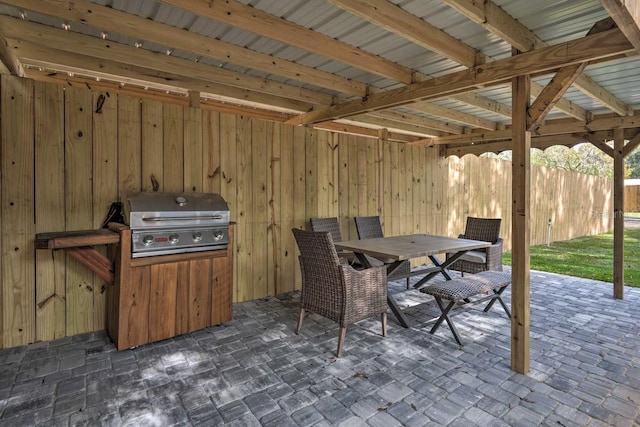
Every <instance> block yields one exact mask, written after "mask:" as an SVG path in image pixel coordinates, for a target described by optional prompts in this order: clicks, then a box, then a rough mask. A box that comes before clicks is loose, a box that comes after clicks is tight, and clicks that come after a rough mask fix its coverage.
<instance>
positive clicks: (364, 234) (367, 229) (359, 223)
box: [354, 216, 411, 289]
mask: <svg viewBox="0 0 640 427" xmlns="http://www.w3.org/2000/svg"><path fill="white" fill-rule="evenodd" d="M354 220H355V222H356V231H357V232H358V239H360V240H363V239H375V238H378V237H384V232H383V231H382V223H381V222H380V217H379V216H357V217H355V218H354ZM367 259H368V260H369V263H370V264H371V265H380V264H382V263H387V264H389V263H392V262H393V261H394V260H377V259H374V258H371V257H367ZM410 272H411V263H410V262H409V260H407V261H403V262H402V264H400V265H399V266H398V268H396V269H395V270H394V272H393V273H391V274H390V275H389V276H388V277H387V279H388V280H396V279H398V278H399V277H405V276H406V275H407V274H409V273H410ZM410 286H411V280H410V278H409V277H407V289H409V287H410Z"/></svg>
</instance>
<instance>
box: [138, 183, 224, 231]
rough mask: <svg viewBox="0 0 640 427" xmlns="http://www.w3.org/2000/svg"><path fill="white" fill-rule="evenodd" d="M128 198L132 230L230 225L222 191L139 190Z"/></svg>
mask: <svg viewBox="0 0 640 427" xmlns="http://www.w3.org/2000/svg"><path fill="white" fill-rule="evenodd" d="M127 199H128V201H129V206H128V208H129V211H130V213H129V217H130V218H129V219H130V227H131V229H132V230H136V229H150V228H165V229H167V228H185V227H194V226H195V227H207V226H228V225H229V207H228V205H227V203H226V202H225V201H224V199H223V198H222V196H221V195H219V194H215V193H155V192H153V193H152V192H140V193H134V194H130V195H128V197H127Z"/></svg>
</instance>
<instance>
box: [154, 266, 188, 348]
mask: <svg viewBox="0 0 640 427" xmlns="http://www.w3.org/2000/svg"><path fill="white" fill-rule="evenodd" d="M180 264H186V263H185V262H174V263H167V264H157V265H152V266H151V295H150V299H149V339H150V341H151V342H153V341H159V340H163V339H166V338H171V337H173V336H175V335H176V301H177V292H178V277H179V272H180V270H182V271H185V270H184V267H182V269H180V268H179V267H180Z"/></svg>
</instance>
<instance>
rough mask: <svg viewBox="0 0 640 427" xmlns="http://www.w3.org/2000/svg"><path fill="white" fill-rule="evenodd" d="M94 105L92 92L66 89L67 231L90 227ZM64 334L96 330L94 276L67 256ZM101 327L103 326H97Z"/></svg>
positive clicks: (91, 214)
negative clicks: (65, 327)
mask: <svg viewBox="0 0 640 427" xmlns="http://www.w3.org/2000/svg"><path fill="white" fill-rule="evenodd" d="M92 110H93V102H92V96H91V92H89V91H87V90H84V89H82V88H74V87H70V88H67V89H66V98H65V112H66V116H65V120H66V125H65V139H66V144H65V163H66V165H68V166H67V167H66V173H65V209H66V213H67V217H66V227H67V230H88V229H91V228H92V227H93V185H92V178H93V167H92V165H93V127H92ZM66 278H67V282H66V288H67V292H66V304H67V305H66V316H67V333H69V334H70V335H75V334H79V333H83V332H89V331H93V330H95V325H94V317H93V315H94V308H95V307H94V302H93V295H94V290H93V287H94V277H93V273H92V272H91V271H90V270H88V269H86V268H85V267H84V266H83V265H82V264H81V263H80V262H79V261H77V260H75V259H72V258H70V257H67V277H66ZM100 327H104V325H100Z"/></svg>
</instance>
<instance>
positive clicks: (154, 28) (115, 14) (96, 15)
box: [6, 0, 458, 120]
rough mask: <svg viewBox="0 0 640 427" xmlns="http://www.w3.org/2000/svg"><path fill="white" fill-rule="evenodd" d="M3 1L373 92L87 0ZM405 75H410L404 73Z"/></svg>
mask: <svg viewBox="0 0 640 427" xmlns="http://www.w3.org/2000/svg"><path fill="white" fill-rule="evenodd" d="M6 3H7V4H10V5H13V6H15V7H20V8H22V9H25V10H30V11H34V12H38V13H42V14H46V15H50V16H55V17H58V18H60V19H63V20H66V21H69V22H72V23H73V22H79V23H80V22H81V23H83V24H86V25H91V26H94V27H95V28H100V29H103V30H105V31H108V32H113V33H120V34H125V35H128V36H130V37H135V38H137V39H140V40H144V41H150V42H153V43H158V44H160V45H167V43H168V41H169V43H171V46H170V47H172V48H177V49H182V50H185V51H189V52H193V53H195V54H197V55H201V56H203V57H206V58H212V59H215V60H220V61H223V62H229V63H232V64H236V65H240V66H244V67H248V68H251V69H256V70H260V71H264V72H267V73H271V74H275V75H279V76H282V77H286V78H289V79H292V80H297V81H301V82H304V83H308V84H311V85H314V86H318V87H324V88H328V89H331V90H335V91H339V92H342V93H345V94H347V95H353V96H358V97H364V96H366V95H367V94H369V93H374V92H375V91H376V90H375V89H374V88H372V87H370V86H368V85H366V84H364V83H362V82H358V81H356V80H352V79H347V78H344V77H340V76H337V75H335V74H331V73H328V72H324V71H320V70H316V69H314V68H312V67H308V66H305V65H301V64H297V63H295V62H293V61H287V60H285V59H281V58H278V57H274V56H272V55H267V54H263V53H260V52H255V51H251V50H249V49H246V48H244V47H240V46H236V45H233V44H230V43H226V42H223V41H220V40H216V39H212V38H210V37H206V36H203V35H200V34H196V33H192V32H188V31H184V30H183V29H181V28H176V27H173V26H170V25H166V24H162V23H160V22H154V21H152V20H149V19H145V18H142V17H139V16H135V15H131V14H128V13H126V12H121V11H118V10H115V9H113V8H109V7H106V6H101V5H98V4H95V3H91V2H88V1H86V0H76V1H74V2H71V3H69V4H68V5H66V6H65V7H60V5H59V2H58V1H57V0H42V1H38V2H33V1H28V0H9V1H8V2H6ZM443 34H444V33H443ZM453 40H455V39H453ZM447 41H449V40H447ZM407 75H409V74H408V73H407ZM226 92H228V90H226ZM221 95H224V94H221ZM307 110H308V109H307ZM299 111H306V110H299ZM457 113H458V112H457V111H455V110H450V109H447V110H445V109H443V110H441V114H442V117H443V118H444V119H448V120H453V119H452V116H454V115H456V114H457Z"/></svg>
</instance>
